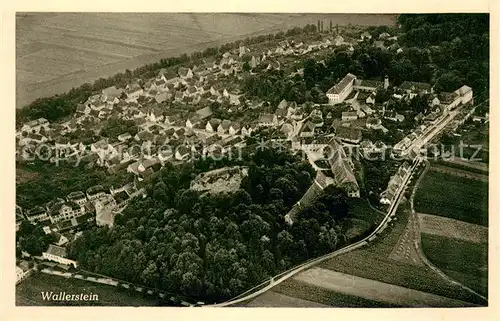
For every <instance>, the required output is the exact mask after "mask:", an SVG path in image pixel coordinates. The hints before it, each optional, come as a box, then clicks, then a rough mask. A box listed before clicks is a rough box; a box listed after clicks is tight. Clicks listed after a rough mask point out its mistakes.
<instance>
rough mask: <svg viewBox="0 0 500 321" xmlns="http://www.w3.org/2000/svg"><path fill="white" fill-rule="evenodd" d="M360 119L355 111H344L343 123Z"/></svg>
mask: <svg viewBox="0 0 500 321" xmlns="http://www.w3.org/2000/svg"><path fill="white" fill-rule="evenodd" d="M355 119H358V113H357V112H355V111H344V112H342V121H349V120H355Z"/></svg>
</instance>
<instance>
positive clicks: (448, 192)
mask: <svg viewBox="0 0 500 321" xmlns="http://www.w3.org/2000/svg"><path fill="white" fill-rule="evenodd" d="M415 211H417V212H419V213H425V214H434V215H438V216H445V217H450V218H453V219H457V220H460V221H464V222H467V223H473V224H478V225H483V226H488V182H483V181H479V180H475V179H470V178H466V177H461V176H457V175H453V174H450V173H443V172H438V171H433V170H432V167H431V169H430V170H429V171H428V172H427V174H426V175H425V177H424V178H423V180H422V183H421V184H420V187H419V188H418V190H417V193H416V195H415Z"/></svg>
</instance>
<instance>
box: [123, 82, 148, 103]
mask: <svg viewBox="0 0 500 321" xmlns="http://www.w3.org/2000/svg"><path fill="white" fill-rule="evenodd" d="M143 93H144V90H143V89H142V87H141V86H140V85H139V84H137V83H135V84H132V85H129V86H127V89H125V94H126V95H127V101H134V100H137V98H139V96H140V95H142V94H143Z"/></svg>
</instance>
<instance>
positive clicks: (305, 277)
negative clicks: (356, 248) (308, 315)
mask: <svg viewBox="0 0 500 321" xmlns="http://www.w3.org/2000/svg"><path fill="white" fill-rule="evenodd" d="M294 279H295V280H297V281H301V282H305V283H307V284H311V285H314V286H318V287H323V288H326V289H329V290H333V291H335V292H340V293H345V294H348V295H355V296H359V297H362V298H365V299H368V300H375V301H380V302H385V303H389V304H395V305H401V306H410V307H464V306H474V305H473V304H470V303H467V302H463V301H460V300H455V299H450V298H447V297H443V296H439V295H435V294H430V293H425V292H421V291H417V290H413V289H408V288H404V287H400V286H396V285H393V284H388V283H383V282H379V281H374V280H370V279H366V278H361V277H356V276H353V275H348V274H344V273H339V272H335V271H331V270H328V269H323V268H312V269H309V270H307V271H304V272H302V273H300V274H298V275H297V276H295V277H294Z"/></svg>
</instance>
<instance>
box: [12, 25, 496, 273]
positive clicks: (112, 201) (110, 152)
mask: <svg viewBox="0 0 500 321" xmlns="http://www.w3.org/2000/svg"><path fill="white" fill-rule="evenodd" d="M371 38H372V36H371V35H370V33H368V32H363V33H361V34H360V35H358V37H356V38H353V37H352V38H351V37H347V36H345V37H343V36H341V35H340V34H337V35H336V36H333V35H327V36H323V37H322V39H321V40H317V41H313V42H310V43H304V42H299V43H295V42H294V41H293V40H290V41H289V40H287V39H285V40H282V41H279V42H277V43H276V44H274V45H273V46H272V47H269V48H258V49H257V50H256V49H252V48H251V47H247V46H244V45H242V46H240V47H239V48H237V49H235V50H233V51H230V52H225V53H224V54H223V55H222V57H221V58H220V59H215V58H212V59H208V58H207V59H203V62H204V63H203V64H199V65H189V66H184V67H179V68H177V70H170V69H162V70H160V71H159V72H158V73H157V75H156V77H155V78H153V79H149V80H147V81H142V80H140V79H138V80H137V81H135V82H132V83H130V84H128V85H127V86H126V87H125V88H116V87H115V86H111V87H109V88H106V89H103V90H102V92H100V93H98V94H95V95H93V96H91V97H89V98H88V100H87V101H85V102H82V103H81V104H79V105H78V106H77V107H76V113H75V114H74V115H73V116H72V117H71V118H70V119H67V120H65V121H63V122H59V123H49V121H47V120H46V119H43V118H40V119H37V120H33V121H30V122H27V123H25V124H24V125H23V126H22V128H20V130H19V131H17V132H16V149H17V150H16V157H17V160H18V161H19V162H26V161H28V162H29V159H32V157H33V155H35V154H36V155H37V156H39V157H40V155H39V150H40V148H39V146H41V145H44V146H49V148H48V150H49V152H48V154H49V155H50V157H49V159H48V161H50V162H52V163H54V164H57V163H58V162H60V161H75V162H76V161H78V163H79V165H78V166H96V167H99V168H103V169H104V170H106V171H107V173H109V175H114V174H116V173H120V172H128V173H132V174H133V175H134V176H135V178H134V180H133V181H131V182H129V183H127V184H125V185H123V186H119V187H116V188H111V189H105V188H103V187H102V186H101V185H96V186H92V187H90V188H89V189H87V190H82V191H77V192H72V193H69V194H68V195H67V196H66V198H64V199H63V198H58V199H54V200H52V201H50V202H48V203H46V204H39V205H38V206H35V207H33V208H21V207H20V206H16V225H17V228H19V226H20V225H21V223H22V222H23V221H24V220H27V221H29V222H30V223H32V224H41V225H43V226H44V231H45V233H47V234H51V233H52V234H54V235H57V236H58V237H59V239H58V241H57V243H55V244H51V245H50V246H49V248H48V249H47V250H46V251H44V252H43V255H42V259H44V260H49V261H54V262H56V263H58V264H60V265H61V266H68V265H73V266H76V262H74V261H71V260H69V261H68V259H67V258H66V257H65V256H66V254H65V248H64V246H65V244H67V243H68V242H71V241H72V240H74V239H75V238H77V237H78V235H79V233H81V232H79V226H85V224H86V223H93V222H95V223H96V224H97V225H98V226H108V227H110V228H112V227H113V224H114V218H115V217H116V215H119V213H120V212H121V211H122V210H123V209H124V208H125V207H126V206H127V204H128V202H129V201H130V200H131V199H133V198H135V197H147V195H146V193H145V191H144V190H143V189H141V188H140V186H139V185H138V183H139V182H141V181H142V180H144V179H147V177H148V176H150V175H151V174H152V173H154V172H157V171H159V170H160V169H161V168H162V167H163V166H164V165H165V164H166V163H171V164H174V165H175V164H181V163H183V162H187V161H190V160H192V159H195V158H196V157H218V156H222V155H228V153H231V152H232V151H234V150H238V149H241V148H244V147H245V145H246V144H247V138H248V137H250V136H255V135H257V136H256V137H261V136H262V135H261V133H263V132H266V131H267V132H270V133H271V134H270V135H269V137H267V138H269V139H272V140H278V141H286V142H288V143H289V146H290V148H291V150H292V151H293V152H295V153H304V154H305V155H306V156H307V160H308V161H309V162H310V163H311V165H312V166H313V167H314V168H315V169H316V170H317V177H316V179H315V184H313V186H311V191H308V192H306V194H305V195H304V197H303V199H302V200H301V201H299V203H298V205H297V206H296V207H295V206H294V208H292V210H291V212H290V213H289V214H287V215H286V217H285V220H286V221H287V222H288V223H289V224H293V219H295V213H296V212H297V211H298V208H299V207H301V206H304V205H305V204H307V202H310V201H311V200H312V199H314V197H315V196H314V195H316V194H318V190H317V189H318V186H319V188H320V189H323V188H325V187H326V186H328V185H331V184H333V185H336V186H341V187H342V188H344V189H345V190H346V191H347V193H348V196H349V197H360V188H359V184H358V182H357V179H356V175H355V173H354V172H355V169H354V165H353V163H352V161H351V160H350V157H351V156H352V155H350V153H348V154H346V152H345V150H344V149H345V148H350V149H352V148H353V147H355V148H357V150H358V151H359V152H360V153H361V154H370V153H386V151H387V150H390V151H391V153H392V154H394V155H397V156H399V157H402V159H406V158H409V161H411V159H412V157H414V153H418V152H419V150H420V148H422V147H423V146H424V145H425V143H426V142H427V137H431V136H432V135H431V134H432V133H433V132H434V131H435V130H436V129H438V128H439V129H442V128H443V127H444V126H455V128H456V126H459V125H460V123H463V122H464V121H465V119H467V118H469V117H471V116H472V117H473V120H474V121H477V122H487V121H488V114H487V113H486V114H485V115H475V114H474V108H473V97H474V95H473V89H472V88H470V87H469V86H467V85H466V84H463V86H461V87H459V88H456V90H455V91H453V92H435V91H434V90H433V88H432V86H431V85H430V84H428V83H420V82H413V81H412V80H411V79H408V80H407V81H404V82H403V83H402V84H401V85H399V86H393V85H392V83H391V79H389V77H388V76H385V77H383V80H370V79H360V78H358V77H357V76H356V75H354V74H352V73H347V74H346V75H345V77H343V78H342V79H341V80H340V81H339V82H338V83H336V84H332V87H331V88H330V89H329V90H328V91H327V92H326V94H325V95H326V98H327V101H328V102H327V103H325V104H308V103H305V104H297V103H296V102H294V101H286V100H284V99H283V100H282V101H281V102H280V103H279V104H278V105H277V106H270V105H269V103H268V102H266V101H262V100H257V99H247V98H246V97H245V92H244V90H243V89H242V88H241V87H240V86H239V83H240V80H241V79H242V74H243V73H248V72H249V71H250V73H254V72H259V71H257V70H260V71H262V72H265V71H267V70H272V69H278V70H279V69H281V70H287V72H289V73H290V77H293V76H294V75H295V74H300V73H303V70H301V69H293V66H295V63H296V62H297V61H299V60H304V59H306V58H311V57H312V58H314V57H316V56H318V55H320V54H321V53H322V52H330V51H332V50H335V49H339V48H341V49H342V50H345V51H346V52H348V53H349V52H351V53H352V52H354V50H356V46H357V45H358V44H359V43H362V42H363V41H367V40H368V39H371ZM374 45H375V46H376V47H378V48H381V49H383V50H392V51H395V52H396V54H398V53H401V52H402V51H403V49H402V48H400V47H399V46H398V45H397V37H391V35H389V34H387V33H382V34H380V35H379V37H378V39H376V41H375V42H374ZM320 63H321V62H320ZM389 89H390V90H391V93H392V95H390V96H389V97H385V98H384V99H382V101H381V99H380V94H379V95H378V97H377V93H379V92H381V91H384V90H385V91H386V92H387V91H388V90H389ZM415 97H425V99H426V101H425V104H426V106H425V108H424V110H423V111H422V112H419V113H417V114H413V113H404V112H402V111H401V108H399V109H398V110H396V109H397V108H395V107H394V106H401V105H403V106H409V104H410V102H411V101H412V100H413V99H414V98H415ZM213 103H218V104H219V106H222V107H220V108H219V109H224V110H223V111H220V110H214V109H215V108H213V107H212V106H213ZM464 106H465V107H464ZM462 107H463V109H462ZM464 111H465V114H464ZM458 113H461V114H460V115H461V116H462V117H457V118H458V119H460V120H455V119H454V118H455V116H456V115H457V114H458ZM219 115H222V116H224V117H218V116H219ZM109 119H114V120H116V121H118V122H126V123H127V124H133V126H131V127H130V128H127V129H124V130H123V132H115V133H113V134H112V135H108V136H107V137H103V136H100V135H99V132H100V131H101V130H102V129H103V128H104V127H105V124H106V122H108V120H109ZM403 124H404V126H403ZM81 133H84V134H85V133H87V134H88V133H91V134H90V135H87V134H85V135H83V136H82V135H81ZM84 136H86V137H84ZM95 137H97V140H92V139H94V138H95ZM384 137H401V139H400V140H398V141H397V142H396V143H395V144H392V142H391V141H387V140H385V139H384ZM392 145H393V146H392ZM327 150H328V151H329V152H330V155H326V156H325V154H326V153H325V151H327ZM412 155H413V156H412ZM409 161H408V162H404V163H403V162H402V164H401V167H400V168H399V170H398V171H397V172H396V174H395V175H394V176H392V177H391V180H390V182H389V185H388V186H387V189H386V190H385V191H384V192H383V193H382V194H380V195H379V199H380V203H381V204H384V205H389V204H391V202H392V201H393V198H394V194H395V192H396V190H397V189H398V187H399V186H400V184H401V182H402V181H403V178H404V177H405V175H406V174H407V173H408V170H409V166H410V165H409ZM195 188H198V189H200V190H208V189H209V188H207V187H206V186H203V184H202V185H200V186H198V187H195ZM309 194H311V195H313V196H310V195H309ZM64 235H66V236H64ZM26 255H29V254H27V253H26ZM70 261H71V262H70ZM23 269H24V268H23ZM24 270H26V269H24ZM19 275H21V276H20V277H21V278H22V273H20V274H19Z"/></svg>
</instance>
